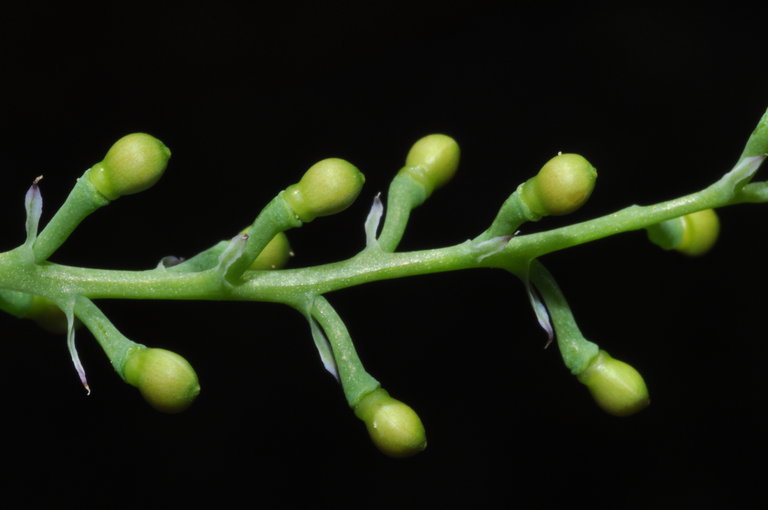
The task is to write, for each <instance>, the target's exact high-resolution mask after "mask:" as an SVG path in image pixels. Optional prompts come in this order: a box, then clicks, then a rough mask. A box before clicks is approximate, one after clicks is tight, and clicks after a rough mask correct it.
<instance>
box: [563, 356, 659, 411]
mask: <svg viewBox="0 0 768 510" xmlns="http://www.w3.org/2000/svg"><path fill="white" fill-rule="evenodd" d="M578 378H579V381H580V382H582V383H584V384H585V385H586V386H587V388H589V392H590V393H591V394H592V398H594V399H595V402H597V405H599V406H600V407H601V408H602V409H603V411H605V412H607V413H608V414H612V415H614V416H629V415H631V414H634V413H636V412H638V411H640V410H642V409H644V408H645V407H646V406H648V404H649V403H650V399H649V398H648V388H646V386H645V381H643V377H642V376H641V375H640V373H638V371H637V370H635V369H634V368H632V366H631V365H628V364H626V363H624V362H623V361H619V360H617V359H614V358H612V357H611V356H610V355H609V354H608V353H607V352H605V351H603V350H601V351H600V352H599V353H598V354H597V356H596V357H595V359H594V360H592V363H590V365H589V366H588V367H587V368H586V369H585V370H584V371H583V372H582V373H581V374H579V376H578Z"/></svg>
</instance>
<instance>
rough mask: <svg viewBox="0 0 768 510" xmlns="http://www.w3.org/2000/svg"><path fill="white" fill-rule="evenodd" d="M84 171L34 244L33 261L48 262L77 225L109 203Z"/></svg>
mask: <svg viewBox="0 0 768 510" xmlns="http://www.w3.org/2000/svg"><path fill="white" fill-rule="evenodd" d="M88 172H90V170H88V171H86V172H85V173H84V174H83V176H82V177H80V178H79V179H78V180H77V182H76V183H75V187H74V188H72V191H71V192H70V193H69V196H67V199H66V200H65V201H64V203H63V204H62V206H61V207H60V208H59V210H58V211H57V212H56V214H55V215H54V216H53V218H51V221H49V222H48V224H47V225H46V226H45V228H44V229H43V231H42V232H40V235H38V236H37V240H36V241H35V244H34V248H33V250H34V253H35V260H36V261H37V262H42V261H44V260H48V258H49V257H50V256H51V255H53V253H54V252H55V251H56V250H58V249H59V247H60V246H61V245H62V244H64V241H66V240H67V238H68V237H69V236H70V234H72V232H74V230H75V229H76V228H77V226H78V225H80V223H81V222H82V221H83V220H84V219H85V218H86V217H88V215H90V214H91V213H92V212H94V211H95V210H97V209H99V208H100V207H103V206H105V205H107V204H108V203H109V200H107V199H106V198H105V197H104V195H102V194H101V193H99V192H98V190H97V189H96V188H95V187H94V186H93V184H91V180H90V179H89V178H88Z"/></svg>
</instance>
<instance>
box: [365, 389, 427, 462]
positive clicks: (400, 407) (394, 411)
mask: <svg viewBox="0 0 768 510" xmlns="http://www.w3.org/2000/svg"><path fill="white" fill-rule="evenodd" d="M355 415H357V417H358V418H360V419H361V420H363V422H365V426H366V428H367V429H368V435H370V436H371V440H372V441H373V444H375V445H376V447H377V448H378V449H379V450H381V452H382V453H384V454H385V455H388V456H389V457H395V458H402V457H410V456H412V455H416V454H417V453H419V452H421V451H422V450H424V448H426V447H427V436H426V433H425V432H424V425H423V424H422V423H421V419H420V418H419V415H417V414H416V412H415V411H414V410H413V409H411V408H410V407H409V406H408V405H406V404H404V403H402V402H400V401H399V400H396V399H394V398H392V397H390V396H389V393H387V392H386V390H384V389H382V388H378V389H376V390H373V391H372V392H370V393H369V394H367V395H366V396H365V397H363V398H362V400H361V401H360V402H359V403H358V404H357V406H355Z"/></svg>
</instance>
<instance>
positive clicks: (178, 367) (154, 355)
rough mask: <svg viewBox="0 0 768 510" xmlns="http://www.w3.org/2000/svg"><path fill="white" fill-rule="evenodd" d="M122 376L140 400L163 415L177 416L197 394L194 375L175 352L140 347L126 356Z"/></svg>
mask: <svg viewBox="0 0 768 510" xmlns="http://www.w3.org/2000/svg"><path fill="white" fill-rule="evenodd" d="M123 376H124V378H125V381H126V382H127V383H128V384H130V385H131V386H135V387H137V388H138V389H139V391H140V392H141V395H142V396H143V397H144V399H145V400H146V401H147V402H148V403H149V405H151V406H152V407H154V408H155V409H157V410H158V411H162V412H164V413H179V412H181V411H183V410H185V409H186V408H187V407H189V406H190V404H192V402H193V401H194V400H195V398H196V397H197V395H198V394H199V393H200V383H199V382H198V379H197V374H196V373H195V370H194V369H193V368H192V366H191V365H190V364H189V362H188V361H187V360H186V359H184V358H183V357H181V356H179V355H178V354H176V353H175V352H171V351H167V350H165V349H156V348H146V347H141V348H137V349H135V350H133V351H132V352H130V353H129V355H128V358H127V359H126V361H125V364H124V365H123Z"/></svg>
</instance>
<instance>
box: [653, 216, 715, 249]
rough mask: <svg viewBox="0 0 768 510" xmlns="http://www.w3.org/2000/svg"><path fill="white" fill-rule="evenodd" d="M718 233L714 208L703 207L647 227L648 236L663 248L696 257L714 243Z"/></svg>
mask: <svg viewBox="0 0 768 510" xmlns="http://www.w3.org/2000/svg"><path fill="white" fill-rule="evenodd" d="M719 233H720V220H719V219H718V217H717V213H716V212H715V211H714V209H704V210H703V211H697V212H695V213H691V214H686V215H685V216H680V217H679V218H673V219H671V220H667V221H663V222H661V223H659V224H657V225H653V226H652V227H649V228H648V238H649V239H650V240H651V242H653V243H654V244H656V245H658V246H661V247H662V248H664V249H665V250H677V251H679V252H680V253H683V254H685V255H689V256H691V257H697V256H699V255H704V254H705V253H706V252H708V251H709V250H710V249H711V248H712V246H714V245H715V242H716V241H717V237H718V235H719Z"/></svg>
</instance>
